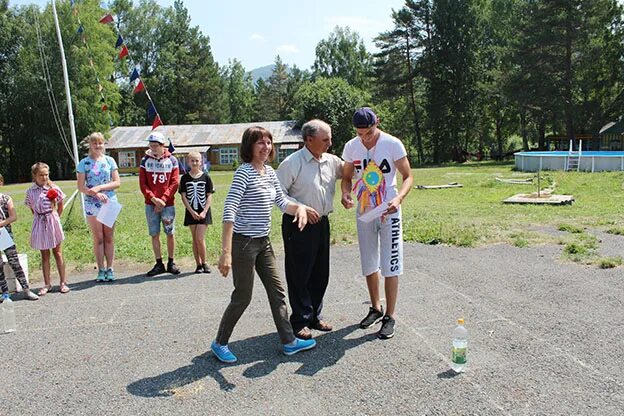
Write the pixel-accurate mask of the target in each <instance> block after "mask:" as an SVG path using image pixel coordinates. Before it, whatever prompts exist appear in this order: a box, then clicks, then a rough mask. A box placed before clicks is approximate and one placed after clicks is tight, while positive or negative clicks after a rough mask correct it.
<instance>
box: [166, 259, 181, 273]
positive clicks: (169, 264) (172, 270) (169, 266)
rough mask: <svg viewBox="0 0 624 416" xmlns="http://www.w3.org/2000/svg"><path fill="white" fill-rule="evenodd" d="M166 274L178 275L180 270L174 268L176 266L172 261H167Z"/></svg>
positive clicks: (176, 267)
mask: <svg viewBox="0 0 624 416" xmlns="http://www.w3.org/2000/svg"><path fill="white" fill-rule="evenodd" d="M167 272H169V273H171V274H180V269H178V266H176V264H175V263H174V262H172V261H168V262H167Z"/></svg>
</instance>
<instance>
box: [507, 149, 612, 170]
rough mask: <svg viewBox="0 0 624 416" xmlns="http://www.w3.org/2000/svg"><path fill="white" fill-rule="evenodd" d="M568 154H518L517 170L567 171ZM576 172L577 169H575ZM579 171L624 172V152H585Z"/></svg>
mask: <svg viewBox="0 0 624 416" xmlns="http://www.w3.org/2000/svg"><path fill="white" fill-rule="evenodd" d="M569 157H570V156H569V153H568V152H518V153H514V158H515V161H516V170H519V171H522V172H537V171H538V170H566V167H567V165H568V158H569ZM574 170H576V169H574ZM578 170H579V171H584V172H602V171H618V170H621V171H624V152H583V153H582V154H581V157H580V158H579V169H578Z"/></svg>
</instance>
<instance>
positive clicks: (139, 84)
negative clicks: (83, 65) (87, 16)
mask: <svg viewBox="0 0 624 416" xmlns="http://www.w3.org/2000/svg"><path fill="white" fill-rule="evenodd" d="M76 3H77V1H76V0H70V9H71V12H72V14H73V15H74V16H75V17H76V18H77V20H78V29H77V31H76V35H77V36H80V37H81V40H82V43H83V44H84V45H85V47H86V49H87V52H88V55H89V66H90V67H91V69H92V70H93V73H94V75H95V79H96V81H97V89H98V93H99V94H100V106H101V107H100V108H101V110H102V111H103V112H105V113H106V114H107V116H108V121H109V124H110V127H111V128H112V127H113V120H112V117H111V115H110V112H109V107H108V104H107V101H106V97H105V95H104V87H103V86H102V83H101V81H100V77H99V76H98V73H97V70H96V68H95V65H94V62H93V53H92V51H91V49H90V47H89V43H88V42H87V37H86V34H85V26H84V24H83V23H82V21H81V20H80V16H79V9H78V7H77V6H76ZM114 22H115V18H114V17H113V15H112V14H111V13H107V14H106V15H104V16H103V17H102V18H101V19H100V20H99V23H102V24H106V25H108V24H110V23H114ZM114 28H115V31H116V33H117V41H116V42H115V49H120V48H121V49H120V50H119V53H118V55H117V56H118V59H119V60H120V61H121V60H123V59H126V58H127V59H129V60H130V61H132V62H135V61H134V60H133V59H132V56H131V53H130V50H129V49H128V46H127V45H126V43H125V41H124V38H123V36H122V34H121V31H120V29H119V24H118V23H117V24H116V25H114ZM129 80H130V84H131V85H132V84H133V83H134V88H133V93H134V94H139V93H145V96H146V98H147V100H148V102H149V105H148V107H147V118H148V120H152V130H154V129H156V128H157V127H158V126H162V125H164V123H163V122H162V118H161V117H160V114H159V113H158V110H157V109H156V105H155V104H154V101H153V100H152V97H151V95H150V93H149V91H148V89H147V86H146V85H145V83H144V82H143V79H141V72H140V70H139V67H138V65H137V64H136V63H135V64H134V65H133V69H132V72H131V73H130V76H129ZM135 81H136V82H135ZM168 148H169V151H170V152H171V153H173V152H174V151H175V147H174V145H173V142H172V141H171V138H170V139H169V146H168Z"/></svg>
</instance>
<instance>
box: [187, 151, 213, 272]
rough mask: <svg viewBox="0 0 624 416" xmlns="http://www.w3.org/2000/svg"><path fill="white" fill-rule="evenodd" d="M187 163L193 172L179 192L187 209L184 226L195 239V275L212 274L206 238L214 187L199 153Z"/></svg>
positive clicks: (193, 154) (191, 155)
mask: <svg viewBox="0 0 624 416" xmlns="http://www.w3.org/2000/svg"><path fill="white" fill-rule="evenodd" d="M186 162H187V164H188V166H190V168H191V170H190V171H189V172H188V173H186V174H184V175H183V176H182V179H181V180H180V190H179V192H180V195H182V203H183V204H184V206H185V207H186V212H185V214H184V225H185V226H188V227H189V229H190V230H191V236H192V237H193V256H194V257H195V263H196V264H197V267H196V269H195V273H202V272H203V273H210V267H209V266H208V264H207V263H206V241H205V239H204V236H205V235H206V228H207V226H208V224H212V213H211V211H210V205H211V204H212V194H213V193H214V187H213V185H212V180H211V179H210V176H208V174H207V173H206V172H204V171H203V170H202V169H201V166H202V157H201V155H200V154H199V153H198V152H190V153H189V154H188V156H187V157H186Z"/></svg>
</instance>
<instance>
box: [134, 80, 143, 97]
mask: <svg viewBox="0 0 624 416" xmlns="http://www.w3.org/2000/svg"><path fill="white" fill-rule="evenodd" d="M144 89H145V84H143V81H142V80H139V83H138V84H137V85H136V87H134V93H135V94H137V93H139V92H141V91H143V90H144Z"/></svg>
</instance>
